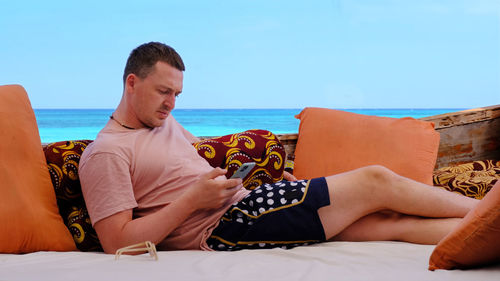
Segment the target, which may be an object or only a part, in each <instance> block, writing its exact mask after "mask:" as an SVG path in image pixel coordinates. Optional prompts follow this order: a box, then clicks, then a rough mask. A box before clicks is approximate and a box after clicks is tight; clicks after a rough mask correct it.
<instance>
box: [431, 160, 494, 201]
mask: <svg viewBox="0 0 500 281" xmlns="http://www.w3.org/2000/svg"><path fill="white" fill-rule="evenodd" d="M433 179H434V185H435V186H439V187H441V188H444V189H446V190H449V191H453V192H457V193H461V194H463V195H465V196H467V197H472V198H476V199H482V198H483V197H484V196H485V195H486V193H487V192H488V191H490V189H491V187H492V186H493V185H494V184H495V183H496V182H497V181H498V180H499V179H500V161H494V160H485V161H474V162H470V163H465V164H461V165H457V166H450V167H444V168H441V169H438V170H435V171H434V175H433Z"/></svg>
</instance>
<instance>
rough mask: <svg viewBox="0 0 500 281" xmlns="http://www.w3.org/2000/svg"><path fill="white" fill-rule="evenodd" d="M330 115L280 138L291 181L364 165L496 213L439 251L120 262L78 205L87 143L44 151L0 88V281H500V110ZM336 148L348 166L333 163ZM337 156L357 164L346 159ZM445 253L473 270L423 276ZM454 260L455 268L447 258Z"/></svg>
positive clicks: (29, 114) (13, 94) (13, 98)
mask: <svg viewBox="0 0 500 281" xmlns="http://www.w3.org/2000/svg"><path fill="white" fill-rule="evenodd" d="M323 110H324V109H308V110H305V111H303V112H302V113H301V114H300V115H299V116H297V117H298V118H299V119H301V125H300V126H301V128H300V129H299V134H291V135H281V136H278V137H279V139H280V140H281V143H282V144H283V145H284V152H283V153H281V154H279V155H280V156H276V157H278V158H279V157H281V164H283V162H284V160H285V158H287V159H288V160H295V166H294V168H295V169H294V171H293V172H294V174H296V175H297V176H298V177H301V178H308V177H312V176H316V175H315V174H314V173H317V172H318V170H319V172H318V173H332V172H333V173H334V172H341V171H343V170H349V169H352V168H353V167H357V166H359V165H367V164H383V165H386V166H391V165H393V166H392V167H391V168H392V169H394V170H396V171H397V172H398V173H401V174H404V175H406V176H408V177H411V178H413V179H415V180H419V181H422V182H427V183H431V184H434V185H436V186H440V187H441V188H446V189H448V190H450V191H454V192H460V193H462V194H464V195H466V196H471V197H476V198H483V197H484V202H486V203H489V204H490V205H492V206H493V207H491V206H490V207H488V209H487V210H485V208H483V209H479V210H475V212H474V214H471V215H474V216H470V217H469V215H468V218H466V219H468V220H469V222H468V223H467V224H466V225H465V224H464V226H463V229H457V231H456V232H457V233H458V234H462V236H461V237H463V233H464V231H470V228H471V227H470V224H472V223H476V222H477V221H478V220H479V219H481V221H480V223H479V225H478V226H475V228H474V233H468V234H467V237H468V240H469V241H464V239H461V238H458V239H457V238H456V237H452V235H451V236H450V237H446V238H445V239H443V241H441V242H440V244H439V245H438V246H437V247H436V246H434V245H417V244H410V243H403V242H328V243H323V244H317V245H312V246H307V247H297V248H294V249H291V250H282V249H271V250H244V251H237V252H203V251H172V252H165V251H159V252H158V260H157V261H156V260H155V259H153V258H152V257H151V256H150V255H149V254H147V253H146V254H142V255H137V256H128V255H124V256H121V257H120V258H119V259H118V260H115V257H114V255H107V254H104V253H102V252H100V248H99V244H98V240H97V237H96V236H95V232H93V229H92V228H91V226H90V224H89V220H88V215H87V214H86V213H85V209H82V205H81V204H82V203H84V202H83V201H82V200H83V199H81V195H80V194H78V192H75V190H77V189H78V174H77V170H76V169H75V167H77V166H78V159H79V158H78V157H79V153H81V152H82V151H83V149H84V148H85V146H86V145H87V144H88V143H89V142H90V141H89V140H85V141H68V142H67V143H66V142H62V143H58V144H48V145H44V146H43V147H42V145H41V144H40V139H39V137H38V131H37V127H36V122H35V119H34V114H33V111H32V109H31V106H30V104H29V100H28V98H27V95H26V93H25V91H24V89H23V88H22V87H20V86H0V132H2V139H3V141H2V143H0V187H1V189H0V196H1V198H2V201H3V202H2V206H1V207H0V219H1V220H2V229H1V230H0V252H1V254H0V280H110V279H113V280H256V279H261V280H500V260H499V259H500V248H499V243H498V241H500V219H498V217H500V215H499V214H500V196H497V195H496V194H498V193H500V181H498V179H499V178H500V162H499V160H500V106H493V107H489V108H482V109H474V110H470V111H466V112H458V113H452V114H445V115H440V116H436V117H430V118H425V120H424V121H426V122H423V121H422V120H415V119H411V118H408V119H403V120H394V119H391V118H380V117H370V116H360V115H352V114H350V113H345V112H341V111H330V110H328V111H327V112H326V115H325V112H324V111H323ZM316 114H320V115H319V118H321V119H320V120H321V121H320V122H318V119H317V118H318V116H316ZM329 114H333V115H329ZM311 122H312V123H311ZM311 124H316V125H319V126H320V127H317V126H316V125H315V126H312V125H311ZM321 126H327V127H321ZM332 128H333V129H332ZM336 130H337V131H336ZM311 132H312V133H313V134H312V135H311ZM318 132H320V134H318ZM367 132H368V133H367ZM370 132H371V134H372V135H370ZM436 132H438V133H439V134H438V133H436ZM367 134H368V135H367ZM388 138H389V139H396V140H397V141H394V142H393V141H392V140H388ZM367 139H369V140H370V141H369V142H366V141H363V140H367ZM325 140H326V143H325ZM353 140H355V141H353ZM401 143H402V144H404V145H400V144H401ZM384 146H386V147H384ZM335 147H336V148H337V149H335ZM405 147H406V148H405ZM408 147H410V149H408ZM323 148H324V150H322V149H323ZM431 148H432V149H431ZM198 149H199V147H198ZM273 149H274V148H273ZM353 149H354V150H356V151H353ZM331 150H333V151H334V153H336V154H335V156H336V157H340V158H341V159H342V161H333V162H335V163H332V161H331V159H332V158H335V157H332V156H331V155H328V153H330V151H331ZM285 152H286V156H285ZM315 153H319V155H320V157H318V156H315ZM342 153H349V155H355V154H356V153H359V155H361V156H359V155H358V156H356V157H352V158H356V159H358V160H357V161H354V160H352V161H351V160H350V159H345V158H342V157H344V156H342ZM381 153H382V154H383V157H382V158H383V159H381V156H380V154H381ZM56 156H57V157H56ZM294 157H295V159H294ZM308 157H309V158H310V157H316V158H315V159H314V160H313V161H315V162H314V163H315V169H309V166H307V165H305V164H304V162H306V161H311V159H309V158H308ZM429 159H430V160H429ZM436 159H437V160H436ZM58 161H62V162H58ZM64 161H65V162H64ZM384 161H386V162H384ZM278 162H279V161H278ZM394 163H396V164H394ZM47 168H49V171H50V175H51V177H50V176H49V174H48V173H47ZM281 169H282V167H281ZM322 169H324V170H322ZM51 180H52V181H51ZM497 182H498V183H497ZM494 185H495V187H493V186H494ZM75 186H76V187H75ZM54 190H55V191H54ZM490 191H491V192H490ZM55 195H57V201H56V196H55ZM491 195H493V196H491ZM495 196H496V197H495ZM79 200H80V201H79ZM56 202H57V203H56ZM65 204H66V205H65ZM492 210H493V211H492ZM59 212H61V213H60V214H59ZM471 213H472V212H471ZM478 218H479V219H478ZM485 220H486V221H487V222H485ZM464 221H466V220H464ZM471 221H472V222H471ZM485 224H486V225H487V227H486V228H484V225H485ZM70 233H71V234H70ZM452 234H453V233H452ZM445 240H446V241H445ZM465 240H467V239H465ZM495 241H497V242H496V243H495ZM450 245H451V246H452V247H451V249H450V248H449V247H450ZM456 245H460V247H461V248H460V249H455V248H454V247H453V246H456ZM464 248H465V254H464V252H463V251H464ZM84 251H86V252H84ZM440 251H441V252H440ZM443 253H444V254H443ZM438 254H441V256H440V257H441V258H443V257H444V256H446V255H448V256H447V258H446V257H444V258H443V259H444V263H446V262H448V263H450V264H451V267H461V268H467V269H454V270H435V271H430V270H428V268H429V259H430V257H431V256H435V255H436V256H437V255H438ZM443 255H444V256H443ZM450 255H451V257H453V255H455V256H457V257H458V259H455V260H453V258H451V261H450ZM464 255H465V257H464ZM438 260H439V258H438ZM441 262H443V261H441ZM431 264H432V263H431ZM448 266H449V264H448ZM434 268H444V267H443V264H436V267H434Z"/></svg>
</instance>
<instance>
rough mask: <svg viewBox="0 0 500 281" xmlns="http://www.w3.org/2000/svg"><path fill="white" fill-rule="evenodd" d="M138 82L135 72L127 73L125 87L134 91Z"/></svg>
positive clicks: (129, 90)
mask: <svg viewBox="0 0 500 281" xmlns="http://www.w3.org/2000/svg"><path fill="white" fill-rule="evenodd" d="M136 82H137V76H136V75H135V74H133V73H130V74H129V75H127V78H126V79H125V89H127V91H128V92H133V91H134V88H135V84H136Z"/></svg>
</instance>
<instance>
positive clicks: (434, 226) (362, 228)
mask: <svg viewBox="0 0 500 281" xmlns="http://www.w3.org/2000/svg"><path fill="white" fill-rule="evenodd" d="M460 221H461V219H460V218H422V217H417V216H408V215H401V214H397V213H394V212H390V213H389V212H378V213H374V214H370V215H367V216H365V217H362V218H361V219H359V220H357V221H355V222H354V223H353V224H351V225H349V226H348V227H347V228H346V229H344V230H343V231H341V232H340V233H339V234H337V235H336V236H334V237H333V238H331V239H330V240H331V241H387V240H391V241H405V242H411V243H417V244H430V245H433V244H437V243H438V242H439V241H440V240H441V239H443V237H444V236H446V234H448V233H449V232H450V231H451V230H452V229H453V228H455V227H456V226H457V225H458V224H459V223H460Z"/></svg>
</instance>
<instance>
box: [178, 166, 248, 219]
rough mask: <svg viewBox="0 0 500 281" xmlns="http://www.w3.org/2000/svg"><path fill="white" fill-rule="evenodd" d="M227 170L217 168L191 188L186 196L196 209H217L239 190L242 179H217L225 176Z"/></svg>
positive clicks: (203, 176)
mask: <svg viewBox="0 0 500 281" xmlns="http://www.w3.org/2000/svg"><path fill="white" fill-rule="evenodd" d="M226 172H227V170H223V169H221V168H215V169H213V170H212V171H210V172H208V173H206V174H204V175H202V176H201V177H200V179H199V180H198V181H197V182H196V183H195V184H194V185H193V186H191V187H190V188H189V189H188V190H187V191H186V193H185V194H184V196H187V197H188V198H189V202H191V205H192V206H193V207H194V208H196V209H216V208H220V207H222V206H223V205H224V203H226V202H227V200H229V199H230V198H231V197H232V196H233V195H234V194H235V193H236V192H237V191H238V190H239V188H236V187H237V186H238V185H241V179H224V178H222V179H216V178H217V177H219V176H223V175H225V174H226Z"/></svg>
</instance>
